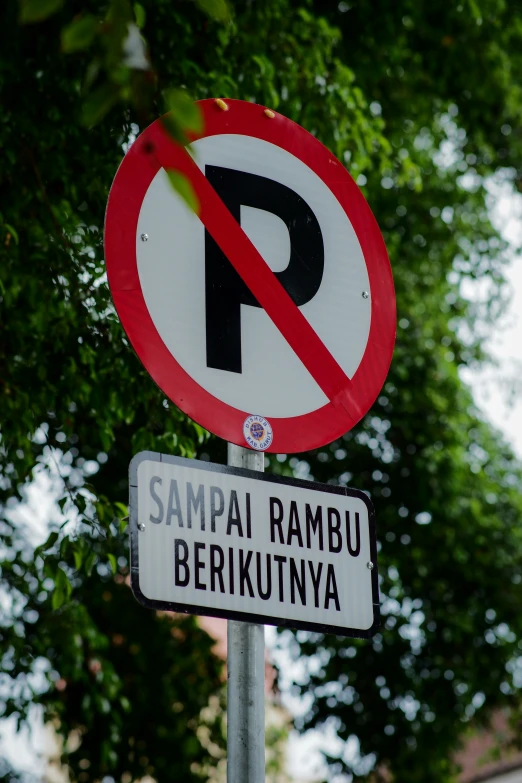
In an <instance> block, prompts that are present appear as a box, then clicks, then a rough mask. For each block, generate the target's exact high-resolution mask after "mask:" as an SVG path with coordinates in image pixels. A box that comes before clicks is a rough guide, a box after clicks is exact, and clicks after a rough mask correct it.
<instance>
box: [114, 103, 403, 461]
mask: <svg viewBox="0 0 522 783" xmlns="http://www.w3.org/2000/svg"><path fill="white" fill-rule="evenodd" d="M199 106H200V108H201V110H202V113H203V118H204V130H203V132H202V133H201V134H199V135H196V136H195V137H194V139H193V141H192V143H191V144H190V146H189V147H188V148H184V147H182V146H180V145H178V144H176V143H174V142H173V141H172V139H171V138H170V137H169V136H168V134H167V133H166V131H165V130H164V127H163V125H162V122H161V120H157V121H156V122H154V123H153V124H152V125H150V126H149V127H148V128H147V129H146V130H145V131H144V132H143V133H142V134H141V135H140V136H139V138H138V139H137V140H136V142H135V143H134V144H133V145H132V147H131V148H130V150H129V152H128V153H127V155H126V156H125V158H124V160H123V162H122V164H121V166H120V169H119V170H118V173H117V175H116V178H115V180H114V183H113V186H112V189H111V193H110V197H109V203H108V208H107V219H106V229H105V243H106V260H107V270H108V277H109V284H110V287H111V291H112V294H113V298H114V302H115V305H116V309H117V311H118V314H119V316H120V319H121V321H122V324H123V326H124V329H125V331H126V333H127V335H128V337H129V339H130V341H131V343H132V345H133V347H134V349H135V351H136V353H137V354H138V356H139V357H140V359H141V361H142V362H143V364H144V365H145V368H146V369H147V370H148V372H149V373H150V375H151V376H152V377H153V379H154V380H155V382H156V383H157V384H158V386H159V387H160V388H161V389H162V390H163V391H164V392H165V394H166V395H167V396H168V397H169V398H170V399H171V400H172V401H173V402H175V404H176V405H178V406H179V407H180V408H181V409H182V410H183V411H185V412H186V413H187V414H188V415H189V416H191V417H192V418H193V419H195V420H196V421H198V422H199V423H200V424H201V425H203V426H204V427H206V428H207V429H208V430H210V431H212V432H214V433H215V434H216V435H218V436H220V437H221V438H224V439H225V440H228V441H231V442H232V443H236V444H238V445H242V446H245V445H246V446H249V447H250V448H255V449H260V450H266V451H271V452H285V453H288V452H297V451H305V450H308V449H312V448H316V447H318V446H321V445H323V444H325V443H328V442H330V441H332V440H334V439H335V438H337V437H339V436H340V435H342V434H343V433H345V432H346V431H348V430H349V429H350V428H351V427H353V426H354V425H355V424H356V423H357V422H358V421H359V420H360V419H361V418H362V416H364V414H365V413H366V412H367V411H368V409H369V408H370V406H371V405H372V403H373V402H374V400H375V399H376V397H377V395H378V393H379V391H380V389H381V387H382V385H383V383H384V380H385V378H386V374H387V372H388V368H389V365H390V362H391V357H392V352H393V345H394V339H395V297H394V291H393V281H392V275H391V269H390V265H389V262H388V257H387V253H386V249H385V246H384V242H383V239H382V236H381V234H380V231H379V228H378V226H377V223H376V221H375V218H374V217H373V215H372V213H371V210H370V208H369V206H368V204H367V203H366V201H365V199H364V197H363V195H362V193H361V192H360V190H359V189H358V187H357V186H356V184H355V183H354V181H353V180H352V178H351V177H350V175H349V174H348V172H347V171H346V169H345V168H344V166H343V165H342V164H341V163H340V162H339V161H338V160H337V159H336V158H335V157H334V156H333V155H332V154H331V153H330V152H329V151H328V150H327V149H326V148H325V147H324V146H323V145H322V144H321V143H320V142H319V141H318V140H317V139H316V138H315V137H314V136H312V135H311V134H310V133H308V132H307V131H305V130H304V129H303V128H301V127H300V126H299V125H296V124H295V123H293V122H291V121H290V120H288V119H286V118H285V117H282V116H281V115H278V114H275V115H274V113H272V112H266V111H265V110H264V109H263V107H261V106H258V105H256V104H252V103H247V102H244V101H234V100H231V101H227V107H228V110H227V111H223V110H222V108H220V106H219V105H218V104H217V103H216V102H215V101H213V100H205V101H201V102H200V103H199ZM169 169H172V170H176V171H179V172H182V173H183V174H185V175H186V176H187V177H188V178H189V179H190V181H191V183H192V185H193V188H194V191H195V193H196V195H197V197H198V200H199V211H198V213H197V214H196V213H195V212H193V211H192V210H191V209H190V208H189V207H188V206H187V204H186V203H185V202H184V201H183V200H182V199H181V198H180V197H179V195H178V194H177V193H176V192H175V191H174V190H173V189H172V187H171V185H170V183H169V180H168V176H167V173H166V170H169Z"/></svg>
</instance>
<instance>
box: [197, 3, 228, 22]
mask: <svg viewBox="0 0 522 783" xmlns="http://www.w3.org/2000/svg"><path fill="white" fill-rule="evenodd" d="M196 5H198V6H199V8H201V10H202V11H204V12H205V13H206V14H208V15H209V16H211V17H212V19H215V20H216V22H229V21H230V17H231V14H230V6H229V5H228V3H226V2H225V0H196Z"/></svg>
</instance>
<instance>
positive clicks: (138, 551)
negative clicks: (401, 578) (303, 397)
mask: <svg viewBox="0 0 522 783" xmlns="http://www.w3.org/2000/svg"><path fill="white" fill-rule="evenodd" d="M130 485H131V489H130V527H131V584H132V589H133V591H134V594H135V596H136V598H137V599H138V601H140V603H143V604H144V605H145V606H148V607H150V608H158V609H160V608H162V609H168V610H172V611H180V612H190V613H192V614H202V615H212V616H216V617H226V618H231V619H237V620H244V621H246V622H255V623H266V624H270V625H286V626H289V627H292V628H302V629H307V630H319V631H325V632H330V633H336V634H340V635H347V636H355V637H362V638H367V637H370V636H372V635H373V634H374V633H375V632H376V631H377V628H378V625H379V599H378V583H377V555H376V543H375V527H374V515H373V507H372V505H371V503H370V501H369V499H368V498H367V496H366V495H365V494H364V493H363V492H360V491H358V490H353V489H347V488H344V487H334V486H329V485H323V484H315V483H311V482H307V481H299V480H297V479H287V478H282V477H279V476H273V475H268V474H263V473H255V472H253V471H249V470H243V469H240V468H230V467H225V466H221V465H215V464H211V463H205V462H199V461H196V460H187V459H182V458H178V457H169V456H166V455H162V454H155V453H152V452H142V453H140V454H138V455H137V456H136V457H134V459H133V460H132V462H131V466H130Z"/></svg>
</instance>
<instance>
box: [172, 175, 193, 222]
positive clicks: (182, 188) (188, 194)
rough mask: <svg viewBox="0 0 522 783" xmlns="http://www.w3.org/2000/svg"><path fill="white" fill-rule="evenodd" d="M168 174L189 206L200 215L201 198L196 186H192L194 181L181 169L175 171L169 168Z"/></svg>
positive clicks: (174, 186)
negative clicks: (197, 193) (182, 172)
mask: <svg viewBox="0 0 522 783" xmlns="http://www.w3.org/2000/svg"><path fill="white" fill-rule="evenodd" d="M167 176H168V178H169V180H170V184H171V185H172V187H173V188H174V190H175V191H176V192H177V193H178V194H179V195H180V196H181V198H182V199H183V201H184V202H185V203H186V204H187V206H189V207H190V209H191V210H192V211H193V212H195V213H196V215H199V209H200V204H199V199H198V197H197V195H196V192H195V190H194V188H193V187H192V182H191V181H190V180H189V179H188V177H186V176H185V174H181V172H179V171H173V170H172V169H167Z"/></svg>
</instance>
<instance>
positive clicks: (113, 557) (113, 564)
mask: <svg viewBox="0 0 522 783" xmlns="http://www.w3.org/2000/svg"><path fill="white" fill-rule="evenodd" d="M107 558H108V560H109V563H110V564H111V568H112V573H113V574H117V573H118V561H117V560H116V555H113V554H112V553H109V554H108V555H107Z"/></svg>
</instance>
